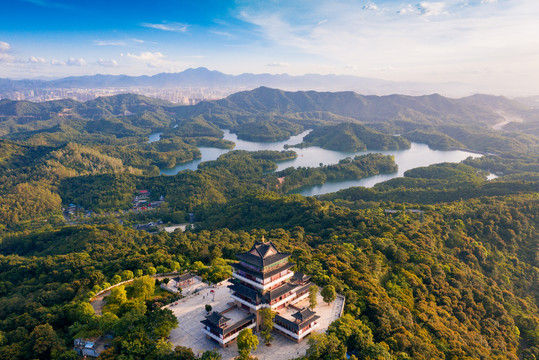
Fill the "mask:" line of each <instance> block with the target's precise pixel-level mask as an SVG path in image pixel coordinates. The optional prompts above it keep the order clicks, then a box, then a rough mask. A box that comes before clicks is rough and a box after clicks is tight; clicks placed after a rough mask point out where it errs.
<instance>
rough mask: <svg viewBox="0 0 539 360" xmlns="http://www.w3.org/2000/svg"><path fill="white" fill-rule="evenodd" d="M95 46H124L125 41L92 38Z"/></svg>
mask: <svg viewBox="0 0 539 360" xmlns="http://www.w3.org/2000/svg"><path fill="white" fill-rule="evenodd" d="M94 43H95V44H96V45H97V46H126V45H127V44H126V43H125V41H118V40H94Z"/></svg>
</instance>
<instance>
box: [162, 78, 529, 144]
mask: <svg viewBox="0 0 539 360" xmlns="http://www.w3.org/2000/svg"><path fill="white" fill-rule="evenodd" d="M170 110H171V111H173V112H175V113H176V115H177V116H179V117H182V118H196V117H203V118H204V119H206V120H207V121H209V122H211V123H213V124H215V125H217V126H219V127H221V128H227V129H231V130H232V131H234V132H236V133H237V134H238V137H239V138H243V139H247V140H267V141H271V140H274V141H275V140H284V139H286V138H288V137H290V136H291V135H295V134H298V133H299V132H301V131H302V130H304V129H307V128H317V127H322V126H328V125H333V124H336V123H343V122H349V123H350V122H352V123H360V124H362V125H365V126H368V127H370V128H372V129H374V130H377V131H379V132H383V133H385V134H388V135H394V134H400V135H402V136H403V137H405V138H407V139H408V140H410V141H415V142H422V143H427V144H429V146H431V147H432V148H435V149H448V148H452V147H459V148H469V149H472V150H476V151H483V152H492V153H504V152H511V153H515V152H519V153H526V152H527V151H528V150H527V149H529V148H537V146H538V143H537V139H536V138H534V137H530V134H531V135H534V136H539V132H538V129H539V111H538V110H533V109H528V108H526V107H525V106H524V105H522V104H521V103H518V102H516V101H512V100H509V99H507V98H504V97H501V96H498V97H496V96H490V95H473V96H470V97H466V98H461V99H450V98H446V97H443V96H441V95H437V94H433V95H425V96H405V95H389V96H363V95H359V94H357V93H354V92H351V91H348V92H316V91H298V92H288V91H283V90H278V89H270V88H267V87H260V88H257V89H255V90H252V91H243V92H239V93H236V94H233V95H230V96H229V97H227V98H225V99H221V100H215V101H203V102H201V103H199V104H197V105H195V106H188V107H187V106H180V107H176V108H171V109H170ZM503 122H507V123H508V125H507V126H506V127H505V128H503V131H502V129H501V128H495V125H496V124H500V123H503ZM260 134H268V135H267V136H266V137H265V138H262V139H261V138H260ZM340 135H342V134H340ZM327 140H328V141H329V142H334V141H337V140H336V139H327ZM319 145H321V146H323V144H319Z"/></svg>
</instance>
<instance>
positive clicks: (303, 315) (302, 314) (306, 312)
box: [292, 308, 316, 322]
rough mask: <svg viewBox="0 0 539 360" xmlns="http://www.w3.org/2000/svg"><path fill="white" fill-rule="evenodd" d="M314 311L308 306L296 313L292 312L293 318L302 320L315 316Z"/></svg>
mask: <svg viewBox="0 0 539 360" xmlns="http://www.w3.org/2000/svg"><path fill="white" fill-rule="evenodd" d="M315 315H316V313H315V312H314V311H312V310H310V309H309V308H303V309H302V310H300V311H298V312H297V313H294V314H292V316H293V317H294V318H296V319H297V320H298V321H300V322H303V321H305V320H308V319H310V318H312V317H313V316H315Z"/></svg>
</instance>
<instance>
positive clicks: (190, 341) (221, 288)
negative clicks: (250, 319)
mask: <svg viewBox="0 0 539 360" xmlns="http://www.w3.org/2000/svg"><path fill="white" fill-rule="evenodd" d="M227 285H228V282H227V281H224V282H222V283H220V284H217V285H216V286H215V287H213V286H212V287H209V286H208V285H207V284H204V283H199V284H196V285H195V286H196V289H197V290H198V292H194V288H191V287H188V288H185V289H184V292H183V293H184V295H186V294H188V293H189V294H191V295H188V296H187V297H186V298H184V299H182V300H180V301H178V303H177V305H176V303H173V304H171V305H168V306H167V307H168V308H169V309H170V310H172V311H173V312H174V314H175V315H176V317H177V318H178V322H179V325H178V327H177V328H176V329H174V330H172V332H171V334H170V341H171V342H172V343H173V344H174V346H177V345H181V346H185V347H189V348H191V349H193V351H194V353H195V354H202V353H203V352H204V351H206V350H213V349H216V350H217V351H219V353H220V354H221V356H222V357H223V360H229V359H233V358H234V357H236V356H237V355H238V347H237V346H236V343H234V344H232V345H230V346H229V347H228V348H220V347H219V345H218V344H217V343H216V342H214V341H212V340H209V339H206V335H205V334H204V333H203V332H202V324H201V323H200V321H201V320H203V319H204V316H205V315H206V310H205V309H204V307H205V305H206V304H210V305H211V306H212V307H213V310H214V311H223V310H225V309H227V308H228V307H229V306H230V303H232V299H231V298H230V294H231V291H230V289H228V288H227ZM211 290H213V291H214V292H213V293H212V292H211ZM308 304H309V301H308V300H307V299H305V300H303V301H301V302H300V303H298V304H296V306H298V307H300V308H301V307H304V306H308ZM343 304H344V297H342V296H338V297H337V299H336V300H335V301H334V302H333V303H332V304H330V305H329V306H328V305H327V304H326V303H324V302H323V300H322V297H321V296H320V294H318V306H317V307H316V308H315V311H316V313H317V314H318V315H319V316H320V319H319V320H318V323H319V327H318V329H317V331H318V332H325V331H326V330H327V328H328V327H329V324H330V323H331V322H333V321H334V320H336V319H337V318H339V316H340V313H341V309H342V307H343ZM273 337H274V340H273V342H272V346H265V345H264V343H263V342H262V339H261V338H260V334H258V339H259V345H258V349H257V350H256V351H254V352H253V355H255V356H256V357H258V359H259V360H273V359H275V360H287V359H293V358H296V357H299V356H302V355H304V354H305V351H306V350H307V347H308V346H307V340H306V339H304V340H303V341H302V342H301V343H299V344H298V343H296V342H294V341H292V340H289V339H288V338H285V337H284V336H282V335H280V334H277V333H275V332H273Z"/></svg>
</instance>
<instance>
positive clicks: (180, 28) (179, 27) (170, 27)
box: [141, 23, 189, 33]
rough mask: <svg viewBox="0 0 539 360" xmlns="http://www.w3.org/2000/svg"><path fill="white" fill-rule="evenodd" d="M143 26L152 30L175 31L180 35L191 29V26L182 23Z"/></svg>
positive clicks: (145, 24) (143, 24)
mask: <svg viewBox="0 0 539 360" xmlns="http://www.w3.org/2000/svg"><path fill="white" fill-rule="evenodd" d="M141 26H144V27H147V28H151V29H157V30H163V31H173V32H180V33H184V32H186V31H187V29H188V28H189V25H187V24H182V23H161V24H152V23H142V24H141Z"/></svg>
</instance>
